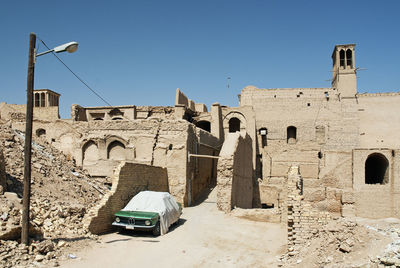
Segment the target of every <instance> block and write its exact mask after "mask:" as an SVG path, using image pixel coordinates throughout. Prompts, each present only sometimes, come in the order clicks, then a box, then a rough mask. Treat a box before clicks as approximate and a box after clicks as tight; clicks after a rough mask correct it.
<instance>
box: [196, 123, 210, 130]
mask: <svg viewBox="0 0 400 268" xmlns="http://www.w3.org/2000/svg"><path fill="white" fill-rule="evenodd" d="M196 127H199V128H201V129H203V130H205V131H207V132H210V131H211V123H210V122H208V121H199V122H197V124H196Z"/></svg>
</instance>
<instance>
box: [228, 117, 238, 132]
mask: <svg viewBox="0 0 400 268" xmlns="http://www.w3.org/2000/svg"><path fill="white" fill-rule="evenodd" d="M237 131H240V120H239V119H238V118H236V117H232V118H231V119H230V120H229V133H232V132H237Z"/></svg>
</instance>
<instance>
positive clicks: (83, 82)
mask: <svg viewBox="0 0 400 268" xmlns="http://www.w3.org/2000/svg"><path fill="white" fill-rule="evenodd" d="M38 39H39V40H40V42H42V43H43V45H44V46H45V47H46V48H47V49H48V50H50V48H49V47H48V46H47V45H46V43H45V42H44V41H43V40H42V39H40V38H39V37H38ZM51 54H53V55H54V57H56V58H57V59H58V60H59V61H60V62H61V63H62V64H63V65H64V66H65V68H67V69H68V70H69V71H70V72H71V73H72V74H73V75H74V76H75V77H76V78H78V80H79V81H80V82H81V83H82V84H84V85H85V86H86V87H87V88H88V89H89V90H90V91H92V92H93V93H94V94H95V95H96V96H97V97H99V98H100V99H101V100H102V101H103V102H104V103H105V104H107V105H108V106H111V107H113V106H112V105H111V104H110V103H109V102H108V101H106V100H105V99H104V98H103V97H102V96H100V94H98V93H97V92H96V91H95V90H94V89H92V88H91V87H90V86H89V85H88V84H86V82H85V81H83V80H82V79H81V78H80V77H79V76H78V75H77V74H76V73H75V72H74V71H72V70H71V68H69V67H68V66H67V64H65V63H64V62H63V61H62V60H61V59H60V58H59V57H58V56H57V55H56V54H55V53H54V52H51Z"/></svg>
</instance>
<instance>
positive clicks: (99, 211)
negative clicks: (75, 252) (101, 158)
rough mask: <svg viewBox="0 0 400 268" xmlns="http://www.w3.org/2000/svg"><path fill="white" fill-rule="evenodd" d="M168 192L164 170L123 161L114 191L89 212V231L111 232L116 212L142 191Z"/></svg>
mask: <svg viewBox="0 0 400 268" xmlns="http://www.w3.org/2000/svg"><path fill="white" fill-rule="evenodd" d="M145 190H150V191H159V192H168V191H169V189H168V175H167V170H166V169H165V168H161V167H155V166H149V165H144V164H136V163H129V162H122V163H121V164H120V165H119V166H118V167H117V168H116V170H115V173H114V175H113V181H112V189H111V191H110V192H108V193H107V194H106V195H105V196H104V197H103V199H102V200H101V201H100V202H99V204H98V205H97V206H96V207H94V208H93V209H92V210H91V211H89V213H88V216H87V217H86V219H85V224H84V226H85V228H88V230H89V231H90V232H91V233H93V234H100V233H105V232H108V231H111V230H112V229H113V228H112V225H111V224H112V222H113V220H114V213H116V212H117V211H119V210H121V209H122V208H123V207H124V206H125V205H126V204H127V203H128V202H129V201H130V200H131V199H132V197H133V196H135V195H136V194H137V193H139V192H140V191H145Z"/></svg>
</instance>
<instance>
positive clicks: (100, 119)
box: [93, 117, 104, 121]
mask: <svg viewBox="0 0 400 268" xmlns="http://www.w3.org/2000/svg"><path fill="white" fill-rule="evenodd" d="M93 120H97V121H103V120H104V119H103V118H101V117H96V118H95V119H93Z"/></svg>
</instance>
